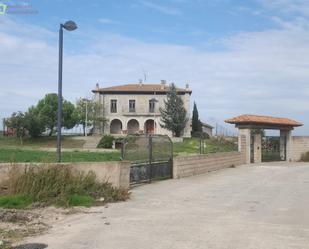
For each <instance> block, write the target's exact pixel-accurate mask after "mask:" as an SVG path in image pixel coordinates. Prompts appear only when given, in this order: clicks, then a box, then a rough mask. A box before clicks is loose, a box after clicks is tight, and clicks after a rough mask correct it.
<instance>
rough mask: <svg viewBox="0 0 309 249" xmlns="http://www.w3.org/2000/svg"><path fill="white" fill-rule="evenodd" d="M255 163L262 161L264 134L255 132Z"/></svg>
mask: <svg viewBox="0 0 309 249" xmlns="http://www.w3.org/2000/svg"><path fill="white" fill-rule="evenodd" d="M253 148H254V163H261V162H262V135H261V133H260V134H254V144H253Z"/></svg>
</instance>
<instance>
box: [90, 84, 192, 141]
mask: <svg viewBox="0 0 309 249" xmlns="http://www.w3.org/2000/svg"><path fill="white" fill-rule="evenodd" d="M168 91H169V86H168V85H167V84H166V82H165V81H163V80H162V81H161V83H160V84H146V83H137V84H128V85H119V86H113V87H106V88H100V86H99V85H98V84H97V85H96V89H95V90H93V93H94V94H95V101H96V102H97V103H99V104H100V105H101V106H102V115H104V117H105V118H107V119H108V122H107V123H106V125H105V126H104V127H96V129H95V133H100V134H112V135H127V134H161V135H169V136H172V133H171V132H170V131H168V130H166V129H164V128H162V127H161V126H160V123H161V114H160V111H159V110H160V107H161V108H163V107H164V100H166V98H167V92H168ZM177 93H178V95H179V96H181V98H182V100H183V102H184V107H185V109H186V111H187V115H188V119H189V117H190V95H191V93H192V91H191V90H190V89H189V86H188V85H187V86H186V88H177ZM183 137H190V124H189V122H188V124H187V126H186V128H185V130H184V132H183Z"/></svg>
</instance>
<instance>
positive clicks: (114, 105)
mask: <svg viewBox="0 0 309 249" xmlns="http://www.w3.org/2000/svg"><path fill="white" fill-rule="evenodd" d="M111 112H112V113H116V112H117V100H116V99H112V100H111Z"/></svg>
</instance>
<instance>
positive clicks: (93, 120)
mask: <svg viewBox="0 0 309 249" xmlns="http://www.w3.org/2000/svg"><path fill="white" fill-rule="evenodd" d="M86 102H87V103H86ZM86 104H87V120H88V122H87V124H86ZM57 109H58V96H57V94H55V93H49V94H46V95H45V97H44V98H43V99H41V100H39V102H38V103H37V105H35V106H31V107H29V108H28V110H27V111H26V112H21V111H18V112H14V113H13V114H12V115H11V117H9V118H7V119H6V122H5V124H6V126H7V127H8V128H10V129H12V130H14V133H15V134H16V136H17V137H18V138H19V139H20V143H21V144H22V143H23V138H24V137H25V136H26V135H29V136H30V137H32V138H35V137H39V136H41V135H42V134H43V133H44V132H47V133H48V135H49V136H52V135H53V134H54V133H55V132H57V128H56V127H57ZM99 109H100V107H99V105H98V104H97V103H95V102H94V101H92V100H86V99H78V100H77V102H76V105H74V104H73V103H71V102H70V101H67V100H65V99H63V100H62V122H61V123H62V128H65V129H71V128H73V127H75V126H76V125H82V126H83V132H84V135H85V132H86V127H87V126H93V125H95V124H98V123H100V122H101V123H102V122H105V121H106V120H105V119H104V117H103V112H100V110H99Z"/></svg>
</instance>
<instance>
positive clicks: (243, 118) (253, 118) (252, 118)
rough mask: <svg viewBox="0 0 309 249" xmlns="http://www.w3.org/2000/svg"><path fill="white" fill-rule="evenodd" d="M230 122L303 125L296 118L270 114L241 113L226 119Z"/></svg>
mask: <svg viewBox="0 0 309 249" xmlns="http://www.w3.org/2000/svg"><path fill="white" fill-rule="evenodd" d="M225 122H226V123H229V124H269V125H286V126H294V127H297V126H302V125H303V124H302V123H299V122H297V121H295V120H292V119H289V118H277V117H270V116H259V115H250V114H245V115H240V116H237V117H234V118H231V119H227V120H225Z"/></svg>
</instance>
